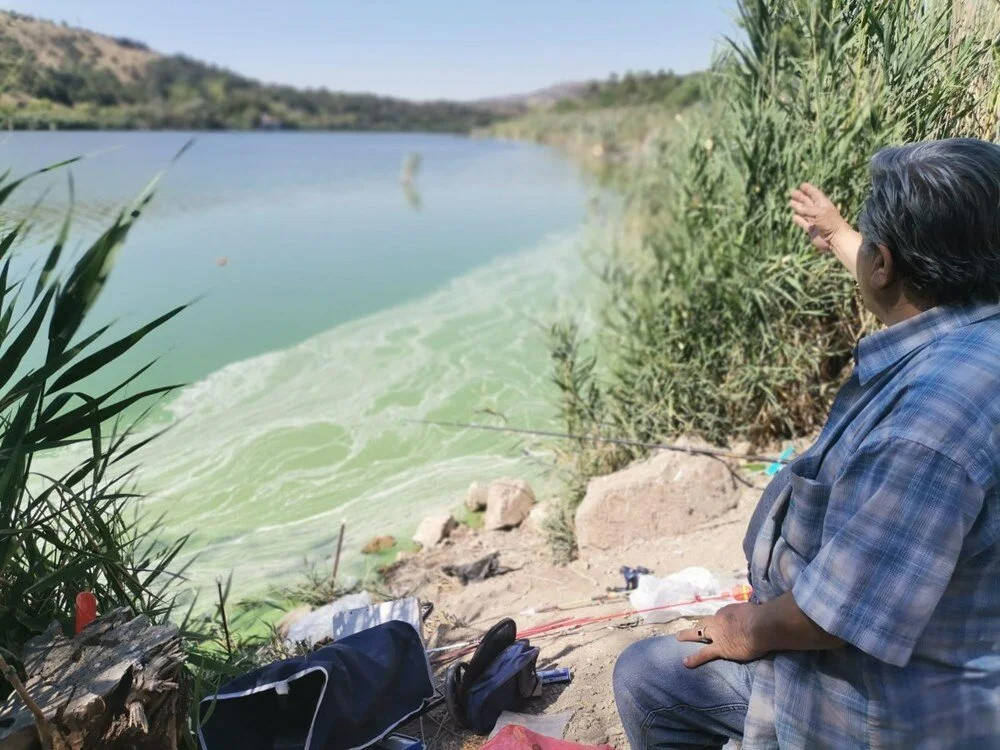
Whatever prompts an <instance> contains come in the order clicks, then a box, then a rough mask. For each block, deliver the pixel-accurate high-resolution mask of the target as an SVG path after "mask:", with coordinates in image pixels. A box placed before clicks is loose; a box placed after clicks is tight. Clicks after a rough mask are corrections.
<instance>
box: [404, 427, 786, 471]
mask: <svg viewBox="0 0 1000 750" xmlns="http://www.w3.org/2000/svg"><path fill="white" fill-rule="evenodd" d="M404 421H406V422H411V423H415V424H429V425H435V426H437V427H452V428H456V429H465V430H486V431H488V432H505V433H511V434H514V435H534V436H536V437H549V438H560V439H563V440H587V441H589V442H592V443H610V444H611V445H624V446H628V447H630V448H652V449H655V450H665V451H675V452H677V453H688V454H694V455H701V456H715V457H716V458H733V459H737V460H740V461H763V462H765V463H768V464H772V465H773V464H787V463H788V462H789V457H787V456H786V455H784V454H782V455H781V456H758V455H755V454H753V453H734V452H733V451H726V450H721V449H719V448H693V447H688V446H685V445H677V444H675V443H646V442H643V441H641V440H628V439H627V438H609V437H600V436H598V435H573V434H571V433H568V432H552V431H549V430H528V429H524V428H520V427H497V426H495V425H490V424H472V423H469V422H442V421H439V420H436V419H407V420H404Z"/></svg>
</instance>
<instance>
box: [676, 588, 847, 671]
mask: <svg viewBox="0 0 1000 750" xmlns="http://www.w3.org/2000/svg"><path fill="white" fill-rule="evenodd" d="M677 640H679V641H693V642H695V643H697V642H705V641H706V640H710V641H711V643H708V645H706V646H705V648H703V649H702V650H701V651H699V652H698V653H696V654H694V655H692V656H689V657H688V658H687V659H685V660H684V665H685V666H686V667H691V668H693V667H700V666H701V665H702V664H705V663H706V662H709V661H713V660H715V659H726V660H728V661H741V662H747V661H754V660H755V659H759V658H760V657H762V656H764V655H765V654H767V653H770V652H771V651H820V650H824V649H831V648H838V647H840V646H843V645H844V641H842V640H841V639H840V638H837V637H836V636H834V635H830V634H829V633H827V632H826V631H825V630H823V628H821V627H820V626H819V625H817V624H816V623H815V622H813V621H812V620H810V619H809V617H807V616H806V614H805V613H804V612H803V611H802V610H801V609H799V607H798V605H797V604H796V603H795V598H794V597H793V596H792V592H791V591H788V592H786V593H784V594H782V595H781V596H779V597H778V598H777V599H774V600H772V601H769V602H766V603H764V604H730V605H729V606H727V607H723V608H722V609H720V610H719V612H718V613H717V614H715V615H713V616H711V617H706V618H705V619H703V620H702V621H701V626H700V627H698V628H689V629H687V630H682V631H681V632H680V633H678V634H677Z"/></svg>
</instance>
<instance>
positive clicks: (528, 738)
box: [482, 724, 614, 750]
mask: <svg viewBox="0 0 1000 750" xmlns="http://www.w3.org/2000/svg"><path fill="white" fill-rule="evenodd" d="M588 748H589V749H590V750H614V748H612V747H611V746H610V745H581V744H579V743H577V742H568V741H567V740H559V739H556V738H555V737H546V736H545V735H544V734H539V733H538V732H532V731H531V730H530V729H526V728H525V727H522V726H519V725H517V724H508V725H507V726H505V727H504V728H503V729H501V730H500V731H499V732H498V733H497V736H496V737H494V738H493V739H492V740H490V741H489V742H487V743H486V744H485V745H483V747H482V750H587V749H588Z"/></svg>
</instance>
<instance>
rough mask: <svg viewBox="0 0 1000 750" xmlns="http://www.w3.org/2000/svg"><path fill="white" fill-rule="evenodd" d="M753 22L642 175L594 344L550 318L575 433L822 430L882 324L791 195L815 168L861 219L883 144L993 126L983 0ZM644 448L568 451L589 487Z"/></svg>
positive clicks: (757, 1) (987, 130)
mask: <svg viewBox="0 0 1000 750" xmlns="http://www.w3.org/2000/svg"><path fill="white" fill-rule="evenodd" d="M739 20H740V26H741V28H742V31H743V35H742V36H743V39H742V40H741V41H736V42H731V43H730V44H729V45H728V46H727V48H726V50H725V51H724V52H723V53H722V54H721V55H720V56H719V58H718V59H717V62H716V64H715V65H714V66H713V75H712V76H711V77H710V79H709V81H708V82H707V84H706V85H707V87H708V89H707V101H706V103H705V105H704V111H703V112H702V113H693V115H692V116H689V117H686V118H682V122H681V123H680V125H679V129H680V132H678V133H674V134H673V136H672V138H671V140H672V142H671V143H670V144H669V145H664V146H662V147H660V148H658V149H656V150H655V151H654V153H653V154H652V156H651V158H649V159H647V160H646V161H644V162H643V163H642V165H641V166H639V167H638V168H637V170H636V171H635V173H634V174H633V175H632V180H631V183H632V184H631V188H630V190H629V194H628V209H627V212H626V217H627V220H628V221H629V222H630V225H631V226H633V227H634V226H638V227H639V232H638V239H637V240H634V241H633V242H630V243H629V244H628V245H625V244H621V245H620V246H619V247H616V248H615V249H614V251H613V252H612V254H611V256H610V258H609V259H608V261H607V265H606V268H605V270H604V273H603V280H604V284H605V286H606V291H607V292H608V297H609V299H610V300H611V302H610V303H609V305H608V307H607V309H606V310H605V311H604V316H603V320H602V324H601V326H600V329H599V331H598V333H597V334H596V337H595V338H594V339H593V340H591V341H580V340H579V337H578V335H577V332H576V329H575V327H574V326H573V325H571V324H560V325H557V326H555V327H554V328H553V331H552V335H553V346H552V356H553V360H554V365H555V367H554V379H555V381H556V384H557V385H558V387H559V389H560V392H561V394H562V399H561V412H562V417H563V418H564V420H565V422H566V425H567V427H568V428H570V429H571V430H577V431H579V430H584V431H587V432H590V433H593V434H608V435H615V436H619V437H628V438H634V439H637V440H643V441H653V440H662V439H666V438H668V437H669V436H671V435H676V434H678V433H682V432H690V433H696V434H699V435H702V436H704V437H706V438H708V439H710V440H713V441H715V442H723V441H728V440H732V439H734V438H737V439H748V440H750V441H752V442H754V443H763V442H766V441H769V440H772V439H777V438H786V437H790V436H792V435H797V434H803V433H807V432H809V431H810V430H812V429H814V428H815V427H817V426H818V425H819V424H820V423H821V421H822V420H823V418H824V417H825V415H826V413H827V410H828V407H829V403H830V400H831V397H832V395H833V393H834V392H835V390H836V388H837V387H838V386H839V384H840V382H841V381H842V380H843V377H844V373H845V368H847V367H848V366H849V363H850V361H851V351H852V349H853V346H854V344H855V342H856V340H857V338H858V336H859V335H860V334H861V333H863V332H864V331H865V330H866V329H867V328H868V327H870V326H871V325H872V321H871V320H870V319H869V318H867V317H866V315H865V314H864V313H863V311H862V310H861V308H860V306H859V304H858V302H857V301H856V299H855V296H854V293H853V288H852V287H853V284H852V282H851V280H850V279H848V278H847V277H846V276H845V275H844V274H843V273H841V272H839V270H838V269H837V268H836V267H835V263H834V261H832V260H831V259H830V258H828V257H824V256H821V255H819V254H817V253H816V252H815V251H814V250H813V249H812V248H811V247H810V246H809V245H808V243H806V242H805V241H804V240H803V237H802V235H801V231H800V230H799V229H797V228H796V227H795V226H794V225H793V224H792V223H791V219H790V213H789V210H788V208H787V205H786V201H787V192H788V190H789V189H790V188H792V187H794V186H796V185H797V184H798V183H799V182H801V181H803V180H810V181H812V182H814V183H816V184H818V185H820V186H821V187H822V188H823V189H824V190H826V191H828V192H829V194H830V195H831V197H832V198H833V199H834V201H835V202H837V203H838V204H839V205H840V206H841V208H842V209H843V211H844V213H845V215H846V216H848V217H853V216H855V215H856V213H857V211H858V209H859V208H860V205H861V202H862V200H863V197H864V195H865V191H866V187H867V183H868V176H867V162H868V159H869V158H870V157H871V155H872V154H873V153H874V152H875V151H877V150H878V149H879V148H881V147H883V146H886V145H889V144H894V143H902V142H907V141H916V140H924V139H932V138H944V137H951V136H960V135H961V136H978V137H982V138H995V137H996V136H997V131H998V126H1000V115H998V103H1000V78H998V76H997V73H998V72H1000V70H998V46H997V43H996V31H997V23H996V13H995V11H994V10H993V9H992V5H991V4H990V3H988V2H979V1H978V0H964V1H962V0H935V1H932V2H925V1H923V0H823V1H822V2H803V1H802V0H744V1H743V2H741V3H740V4H739ZM594 352H597V353H598V357H597V359H596V361H595V360H594V355H593V353H594ZM633 457H634V452H633V451H631V450H626V449H622V448H615V449H613V450H611V449H600V448H598V449H594V448H591V447H589V446H586V445H580V446H578V447H575V449H574V450H571V451H570V452H569V453H568V454H567V455H566V458H567V459H568V460H569V462H570V463H571V464H572V465H573V467H574V469H575V471H576V475H577V478H578V479H577V487H578V488H580V487H582V480H583V479H585V478H586V477H587V476H589V475H591V474H593V473H596V472H599V471H604V470H608V469H611V468H616V467H618V466H620V465H622V464H623V463H624V462H626V461H627V460H629V459H631V458H633ZM577 495H579V493H577Z"/></svg>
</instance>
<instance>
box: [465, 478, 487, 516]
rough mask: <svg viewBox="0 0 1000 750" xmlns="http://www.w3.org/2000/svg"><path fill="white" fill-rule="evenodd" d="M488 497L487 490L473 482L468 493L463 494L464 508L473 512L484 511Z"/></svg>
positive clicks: (484, 486) (483, 485)
mask: <svg viewBox="0 0 1000 750" xmlns="http://www.w3.org/2000/svg"><path fill="white" fill-rule="evenodd" d="M488 496H489V488H488V487H487V486H486V485H485V484H480V483H479V482H473V483H472V484H470V485H469V491H468V492H466V493H465V508H466V510H471V511H473V512H475V511H480V510H486V500H487V498H488Z"/></svg>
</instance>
